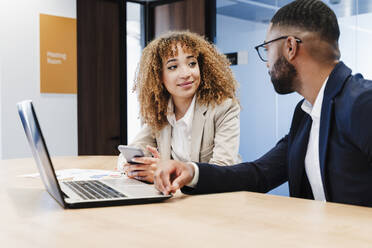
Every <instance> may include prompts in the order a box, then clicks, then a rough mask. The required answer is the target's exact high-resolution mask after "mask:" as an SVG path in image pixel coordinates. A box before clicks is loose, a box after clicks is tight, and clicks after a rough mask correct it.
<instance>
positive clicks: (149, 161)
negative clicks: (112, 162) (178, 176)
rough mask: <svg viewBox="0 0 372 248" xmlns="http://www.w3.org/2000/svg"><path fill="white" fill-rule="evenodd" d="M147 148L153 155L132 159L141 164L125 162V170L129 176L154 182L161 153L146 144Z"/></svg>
mask: <svg viewBox="0 0 372 248" xmlns="http://www.w3.org/2000/svg"><path fill="white" fill-rule="evenodd" d="M146 149H147V150H148V151H149V152H151V154H152V155H153V157H152V158H151V157H142V158H134V159H132V160H133V161H134V162H137V163H139V164H130V163H126V164H124V171H125V173H126V175H127V176H128V177H129V178H135V179H137V180H141V181H145V182H149V183H154V173H155V171H156V169H157V163H158V162H159V161H160V154H159V152H158V151H157V150H156V148H154V147H152V146H146Z"/></svg>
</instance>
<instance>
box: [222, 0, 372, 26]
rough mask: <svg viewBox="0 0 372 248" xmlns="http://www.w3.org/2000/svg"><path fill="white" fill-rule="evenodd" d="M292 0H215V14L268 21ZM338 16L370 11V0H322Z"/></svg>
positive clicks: (371, 2) (255, 20) (371, 6)
mask: <svg viewBox="0 0 372 248" xmlns="http://www.w3.org/2000/svg"><path fill="white" fill-rule="evenodd" d="M290 2H292V0H217V14H221V15H225V16H230V17H235V18H239V19H244V20H249V21H253V22H261V23H268V22H269V21H270V20H271V17H272V16H273V15H274V13H275V12H276V10H278V9H279V8H280V7H282V6H284V5H286V4H288V3H290ZM323 2H325V3H327V4H328V6H330V7H331V8H332V9H333V11H334V12H335V13H336V15H337V16H338V17H345V16H352V15H357V14H365V13H370V12H372V1H371V0H324V1H323Z"/></svg>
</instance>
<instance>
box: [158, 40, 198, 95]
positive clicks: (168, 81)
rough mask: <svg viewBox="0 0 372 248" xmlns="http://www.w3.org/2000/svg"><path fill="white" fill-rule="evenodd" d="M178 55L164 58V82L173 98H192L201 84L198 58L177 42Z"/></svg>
mask: <svg viewBox="0 0 372 248" xmlns="http://www.w3.org/2000/svg"><path fill="white" fill-rule="evenodd" d="M174 49H177V54H178V55H177V56H175V57H170V58H167V59H165V60H163V75H162V76H163V82H164V86H165V88H166V89H167V90H168V92H169V93H170V94H171V95H172V98H173V100H176V101H177V100H187V99H192V98H193V96H194V94H195V92H196V90H197V89H198V87H199V85H200V70H199V64H198V60H197V58H196V57H195V56H194V55H193V54H191V53H188V52H184V51H183V50H182V47H181V46H180V45H179V44H177V47H175V48H174Z"/></svg>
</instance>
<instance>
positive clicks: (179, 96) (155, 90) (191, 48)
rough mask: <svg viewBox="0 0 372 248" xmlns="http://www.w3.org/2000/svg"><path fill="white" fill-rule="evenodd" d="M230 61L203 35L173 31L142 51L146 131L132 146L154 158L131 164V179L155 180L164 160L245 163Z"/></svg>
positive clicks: (139, 87)
mask: <svg viewBox="0 0 372 248" xmlns="http://www.w3.org/2000/svg"><path fill="white" fill-rule="evenodd" d="M229 66H230V63H229V61H228V60H227V58H226V57H225V56H224V55H223V54H220V53H219V52H218V51H217V50H216V48H215V47H214V46H213V45H212V44H210V43H209V42H207V41H206V40H204V38H203V37H201V36H199V35H197V34H194V33H191V32H187V31H185V32H171V33H168V34H166V35H164V36H162V37H160V38H157V39H155V40H153V41H152V42H151V43H149V44H148V45H147V46H146V48H145V49H144V50H143V53H142V57H141V60H140V63H139V70H138V74H137V78H136V82H135V87H134V90H135V91H137V93H138V99H139V104H140V117H141V120H142V122H143V123H144V126H143V129H142V130H141V131H140V133H139V134H138V135H137V136H136V137H135V139H134V141H133V142H132V143H131V144H129V146H133V147H138V148H141V149H142V150H143V151H144V152H145V155H146V156H151V155H152V156H153V157H154V159H152V161H153V162H152V163H150V164H140V165H139V164H128V163H126V162H125V161H123V159H122V158H123V157H122V156H121V155H120V157H119V162H118V165H119V166H121V165H123V164H124V171H125V172H126V173H127V175H128V176H129V177H132V178H136V179H139V180H142V181H147V182H150V183H152V182H153V175H154V171H155V170H156V162H157V161H158V160H159V159H176V160H180V161H185V162H186V161H193V162H206V163H212V164H217V165H231V164H235V163H238V162H240V156H239V154H238V150H239V137H240V122H239V112H240V107H239V103H238V101H237V99H236V88H237V82H236V80H235V79H234V77H233V74H232V72H231V69H230V67H229Z"/></svg>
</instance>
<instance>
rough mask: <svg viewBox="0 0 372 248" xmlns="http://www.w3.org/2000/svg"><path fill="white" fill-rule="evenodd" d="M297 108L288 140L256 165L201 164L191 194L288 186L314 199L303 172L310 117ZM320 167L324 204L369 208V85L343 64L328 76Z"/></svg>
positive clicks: (371, 179)
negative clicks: (196, 181)
mask: <svg viewBox="0 0 372 248" xmlns="http://www.w3.org/2000/svg"><path fill="white" fill-rule="evenodd" d="M302 102H303V100H302V101H300V102H299V103H298V104H297V107H296V109H295V112H294V115H293V119H292V124H291V128H290V130H289V133H288V135H286V136H285V137H284V138H283V139H281V140H280V141H279V142H278V143H277V144H276V146H275V147H274V148H272V149H271V150H270V151H269V152H268V153H266V154H265V155H263V156H262V157H261V158H259V159H258V160H256V161H253V162H247V163H241V164H237V165H234V166H216V165H210V164H201V163H199V164H198V166H199V181H198V184H197V185H196V188H194V189H192V188H188V187H184V188H183V189H182V191H183V192H184V193H189V194H200V193H217V192H227V191H241V190H248V191H256V192H268V191H270V190H271V189H273V188H275V187H277V186H279V185H280V184H282V183H284V182H285V181H287V180H288V182H289V191H290V195H291V196H292V197H301V198H307V199H314V198H313V194H312V190H311V187H310V184H309V181H308V179H307V176H306V172H305V166H304V161H305V155H306V151H307V144H308V139H309V133H310V128H311V124H312V120H311V117H310V116H309V115H308V114H307V113H305V112H304V111H303V110H302V109H301V104H302ZM319 161H320V169H321V176H322V181H323V186H324V191H325V196H326V199H327V201H331V202H339V203H348V204H357V205H364V206H372V81H368V80H365V79H363V77H362V75H360V74H357V75H354V76H353V75H351V70H350V69H349V68H348V67H347V66H345V65H344V64H343V63H342V62H340V63H338V64H337V65H336V67H335V68H334V69H333V71H332V73H331V74H330V75H329V78H328V81H327V85H326V88H325V91H324V98H323V104H322V111H321V120H320V133H319Z"/></svg>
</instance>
